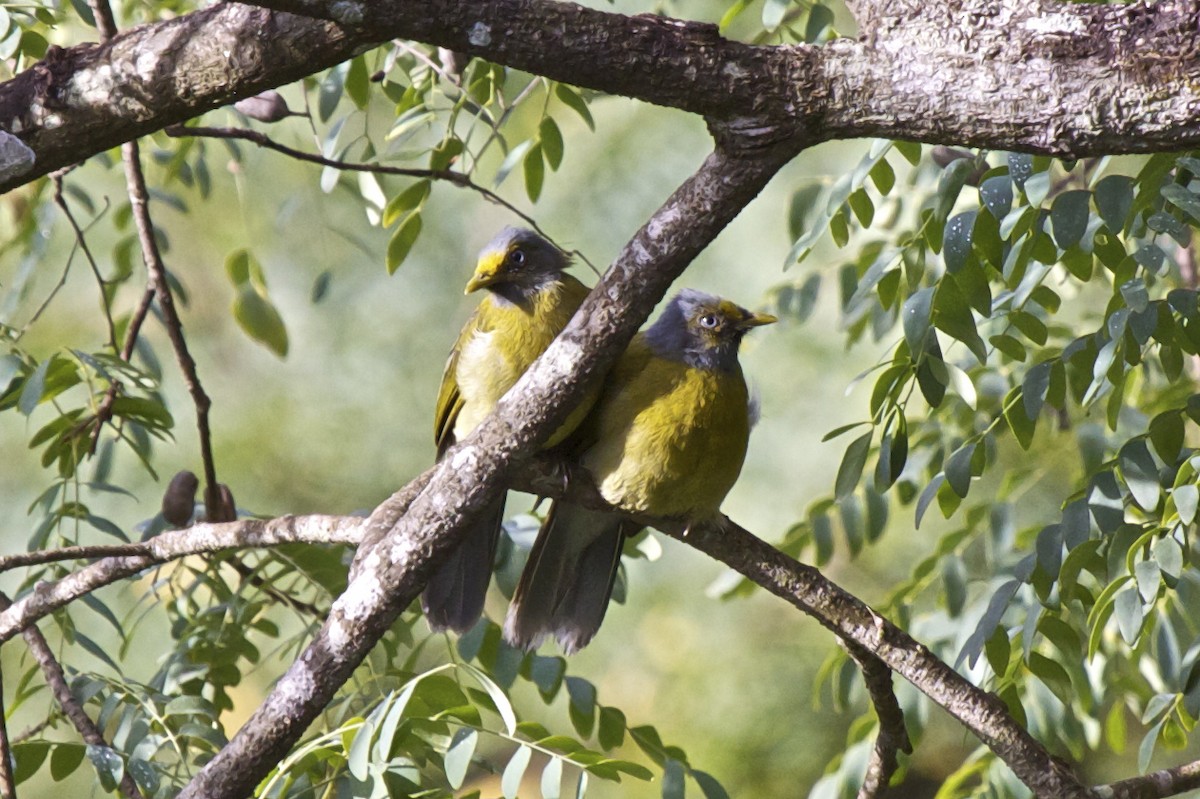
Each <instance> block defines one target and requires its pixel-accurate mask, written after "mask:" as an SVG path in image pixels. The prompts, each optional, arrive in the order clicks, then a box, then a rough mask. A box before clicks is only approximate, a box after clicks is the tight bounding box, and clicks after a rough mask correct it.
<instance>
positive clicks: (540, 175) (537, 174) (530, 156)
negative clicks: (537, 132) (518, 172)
mask: <svg viewBox="0 0 1200 799" xmlns="http://www.w3.org/2000/svg"><path fill="white" fill-rule="evenodd" d="M542 153H543V146H542V144H540V143H539V144H535V145H534V146H533V147H531V148H529V152H528V153H526V154H525V160H524V161H523V162H522V164H523V167H524V173H525V193H526V194H527V195H529V200H530V202H535V203H536V202H537V201H538V198H539V197H541V196H542V184H543V183H544V181H545V177H546V168H545V161H544V159H543V157H542Z"/></svg>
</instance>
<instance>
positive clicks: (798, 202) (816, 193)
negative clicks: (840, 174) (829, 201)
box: [788, 183, 821, 241]
mask: <svg viewBox="0 0 1200 799" xmlns="http://www.w3.org/2000/svg"><path fill="white" fill-rule="evenodd" d="M820 196H821V186H820V184H818V183H810V184H808V185H807V186H804V187H803V188H800V189H797V190H796V191H795V192H793V193H792V199H791V200H790V201H789V203H788V236H789V237H790V238H791V239H792V241H796V240H797V239H799V238H800V237H801V236H802V235H803V234H804V231H805V229H806V227H807V226H808V223H809V221H810V219H809V218H810V215H811V214H812V212H813V209H814V208H816V203H817V198H818V197H820Z"/></svg>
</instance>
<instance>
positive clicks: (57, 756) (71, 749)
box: [50, 744, 87, 782]
mask: <svg viewBox="0 0 1200 799" xmlns="http://www.w3.org/2000/svg"><path fill="white" fill-rule="evenodd" d="M86 754H87V747H85V746H84V745H83V744H58V745H56V746H55V747H54V754H52V755H50V777H51V778H52V779H53V780H54V781H55V782H61V781H62V780H65V779H66V778H67V777H69V776H71V775H72V774H74V773H75V770H76V769H78V768H79V764H80V763H82V762H83V758H84V756H85V755H86Z"/></svg>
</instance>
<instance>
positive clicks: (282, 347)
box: [233, 284, 288, 358]
mask: <svg viewBox="0 0 1200 799" xmlns="http://www.w3.org/2000/svg"><path fill="white" fill-rule="evenodd" d="M233 318H234V319H236V320H237V323H238V325H240V326H241V328H242V330H243V331H245V333H246V335H248V336H250V338H252V339H254V340H255V341H257V342H259V343H260V344H263V345H265V346H266V347H267V349H269V350H271V351H272V352H274V353H275V354H276V355H278V356H279V357H280V358H283V357H285V356H286V355H287V352H288V335H287V328H286V327H285V326H284V324H283V317H281V316H280V315H279V311H277V310H275V306H274V305H272V304H271V301H270V300H268V299H267V298H265V297H263V296H262V295H261V294H259V293H258V291H257V290H255V288H254V287H253V286H251V285H249V284H245V285H243V286H242V287H241V289H240V290H239V291H238V295H237V297H236V298H235V299H234V301H233Z"/></svg>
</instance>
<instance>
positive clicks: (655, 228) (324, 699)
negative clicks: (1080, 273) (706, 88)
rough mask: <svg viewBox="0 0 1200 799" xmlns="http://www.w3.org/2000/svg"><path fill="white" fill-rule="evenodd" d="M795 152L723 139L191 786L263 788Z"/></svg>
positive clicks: (375, 536) (385, 510)
mask: <svg viewBox="0 0 1200 799" xmlns="http://www.w3.org/2000/svg"><path fill="white" fill-rule="evenodd" d="M793 154H794V150H791V149H784V148H778V147H773V148H765V149H760V150H753V149H751V150H742V151H740V152H737V153H732V152H729V151H727V150H723V149H720V148H719V149H718V150H716V151H715V152H713V153H712V154H711V155H710V156H709V157H708V159H707V160H706V161H705V163H704V164H703V165H702V166H701V167H700V169H699V170H698V171H697V172H696V173H695V174H694V175H693V176H692V177H691V178H689V179H688V180H687V181H686V182H684V184H683V185H682V186H680V187H679V189H678V190H676V192H675V193H674V194H673V195H672V196H671V197H670V198H669V199H668V200H667V201H666V203H665V204H664V205H663V207H662V208H660V209H659V210H658V211H657V212H656V213H655V214H654V215H653V216H652V217H651V219H650V220H649V221H648V222H647V224H646V225H645V226H644V227H643V228H642V229H641V230H639V231H638V232H637V234H636V235H635V236H634V237H633V239H632V240H631V241H630V242H629V244H628V245H627V246H626V247H625V249H624V250H623V251H622V253H621V254H620V256H619V257H618V258H617V261H616V262H615V263H614V264H613V266H612V267H611V268H610V269H609V270H608V272H607V274H606V275H605V276H604V278H602V279H601V281H600V282H599V284H598V285H597V287H596V289H594V290H593V291H592V293H591V294H590V295H589V296H588V299H587V300H586V301H585V302H584V304H583V306H582V307H581V308H580V310H579V311H578V312H577V313H576V315H575V317H574V319H573V320H572V322H571V323H570V324H569V325H568V326H567V329H566V330H564V331H563V333H562V335H560V336H559V338H558V339H556V340H555V342H554V343H553V344H551V346H550V348H549V349H548V350H547V351H546V353H545V354H544V355H543V356H542V357H541V358H539V359H538V361H537V362H536V363H535V364H534V365H533V366H532V367H531V368H530V370H529V371H527V372H526V373H525V375H524V376H523V377H522V378H521V380H520V381H518V383H517V385H516V386H515V387H514V388H513V390H511V391H510V392H509V393H508V394H507V395H506V397H505V398H504V399H503V400H501V401H500V403H499V404H498V406H497V410H496V412H495V413H494V414H492V415H491V416H489V417H488V418H487V419H485V420H484V421H483V422H482V423H481V424H480V425H479V427H478V428H477V429H476V430H475V432H474V433H472V435H470V436H468V437H467V439H466V440H465V441H463V442H462V443H461V444H459V445H458V446H456V447H455V448H454V449H452V450H450V451H449V452H448V453H447V454H446V456H445V457H444V458H443V459H442V460H441V461H440V462H439V464H438V465H437V466H436V467H434V469H433V470H432V473H431V475H430V477H429V483H428V485H427V486H426V487H425V490H424V491H422V492H421V493H420V494H419V495H417V496H416V498H415V499H414V500H413V501H412V503H411V505H409V506H408V509H407V512H405V513H404V514H403V516H402V517H401V518H400V519H399V521H398V522H396V523H395V524H390V523H389V520H390V518H391V517H392V514H393V512H394V511H393V508H392V507H391V506H392V500H389V501H388V502H385V503H384V504H383V505H382V506H380V508H378V509H376V512H375V513H374V514H372V518H371V519H370V520H369V521H368V523H367V532H366V533H365V535H364V542H363V546H362V547H360V552H359V557H358V561H357V568H356V573H355V576H354V577H353V579H352V580H351V582H350V585H349V586H348V587H347V589H346V591H345V593H343V594H342V595H341V596H340V597H339V598H338V599H337V600H336V601H335V602H334V604H333V607H332V609H331V611H330V614H329V618H328V619H327V620H326V622H325V624H324V625H323V627H322V628H321V630H320V631H319V632H318V633H317V635H316V636H315V638H314V639H313V641H312V643H311V644H310V645H309V647H308V648H307V649H306V650H305V652H304V653H303V654H302V655H301V656H300V658H299V659H298V660H296V662H294V663H293V664H292V666H291V667H290V668H289V669H288V671H287V673H286V674H284V675H283V676H282V677H281V678H280V680H279V681H278V683H277V684H276V685H275V688H274V690H272V692H271V693H270V695H269V696H268V697H267V699H266V701H265V702H263V704H262V705H261V706H260V707H259V708H258V710H256V711H255V713H254V715H253V716H251V718H250V719H249V720H248V721H247V722H246V724H245V725H244V726H243V727H242V728H241V729H240V730H239V731H238V733H237V735H236V736H234V738H233V740H232V741H231V742H230V743H229V744H228V745H227V746H226V747H225V748H224V749H222V750H221V751H220V752H218V753H217V755H216V756H215V757H214V758H213V759H212V760H211V761H210V762H209V763H208V764H207V765H206V766H205V767H204V768H203V769H202V770H201V771H200V773H199V774H197V775H196V777H195V778H194V779H193V780H192V782H191V783H189V784H188V786H187V787H185V788H184V790H183V792H182V793H181V794H180V799H197V797H205V799H225V798H226V797H228V798H229V799H232V798H233V797H241V796H244V795H245V794H247V793H248V792H250V790H251V789H252V788H253V787H254V785H255V784H257V782H258V781H259V780H260V779H262V777H263V776H264V775H265V774H266V773H267V772H268V771H269V770H270V769H271V768H272V767H273V766H274V765H275V764H276V763H277V762H278V761H279V759H280V758H281V757H282V756H283V755H284V754H285V753H286V752H287V751H288V750H289V749H290V748H291V747H292V746H293V744H294V743H295V742H296V741H297V740H298V739H299V737H300V735H301V734H302V733H303V732H304V730H305V729H306V728H307V727H308V725H309V724H310V723H311V722H312V720H313V719H314V718H316V716H317V715H318V714H319V713H320V712H321V711H322V709H323V708H324V707H325V706H326V704H327V703H328V702H329V700H330V699H331V698H332V696H333V694H334V692H335V691H336V690H337V689H338V688H339V687H340V686H341V685H342V684H343V683H344V682H345V681H346V680H347V679H348V678H349V677H350V675H351V674H352V672H353V670H354V669H355V668H356V667H357V666H358V664H359V663H360V662H361V661H362V659H363V658H364V657H365V656H366V654H367V653H368V652H369V651H370V649H371V648H372V647H373V646H374V645H375V642H376V641H377V640H378V639H379V637H380V636H381V635H383V633H384V632H385V631H386V630H387V629H388V627H389V626H390V625H391V622H392V621H393V620H394V619H395V617H396V616H397V615H398V614H399V613H400V611H401V610H402V609H404V608H405V607H406V606H407V605H408V604H409V603H410V602H411V601H412V600H413V599H414V598H415V597H416V596H417V594H418V592H419V591H420V589H421V588H422V587H423V585H424V583H425V581H426V579H427V578H428V575H429V573H430V572H431V570H432V568H433V567H434V566H436V564H437V561H438V559H439V558H441V557H445V555H446V554H448V552H449V551H450V549H451V548H452V547H453V546H454V545H455V543H457V539H458V537H459V536H460V535H461V532H462V531H463V530H464V529H465V527H466V525H467V523H468V522H469V521H470V520H471V517H472V514H474V513H477V512H478V511H479V510H480V509H481V508H482V507H483V505H484V504H485V503H486V502H488V501H489V500H490V499H491V497H493V496H495V495H496V494H498V493H499V492H500V491H502V490H504V488H505V483H506V480H507V478H508V476H509V474H510V473H511V472H512V471H513V469H514V468H515V467H517V466H519V465H520V464H521V463H522V462H523V461H525V460H527V459H528V458H530V457H531V456H532V454H533V453H534V452H535V451H536V448H537V447H538V446H539V443H540V442H541V441H542V440H544V439H545V438H547V437H549V436H550V435H551V434H552V432H553V431H554V430H555V429H556V428H557V427H558V426H559V425H560V424H561V422H562V421H563V420H564V419H565V417H566V416H567V414H568V413H569V412H570V409H571V407H572V406H573V404H574V403H577V402H578V401H579V399H580V398H581V396H582V395H583V393H584V392H585V391H586V390H587V388H588V382H589V380H591V379H594V377H595V376H596V375H599V374H600V373H601V372H602V370H603V369H605V368H606V366H607V365H608V364H609V363H611V362H612V361H613V360H614V359H615V358H616V356H617V354H618V352H619V351H620V350H621V349H622V348H623V347H624V346H625V344H626V343H627V342H628V341H629V339H630V338H631V337H632V336H633V334H634V332H635V331H636V330H637V328H638V326H639V325H640V324H641V323H642V322H643V321H644V320H645V319H646V317H647V316H649V314H650V311H651V310H652V309H653V308H654V306H655V304H657V302H658V301H659V300H660V299H661V298H662V296H663V295H664V294H665V293H666V291H667V289H668V288H669V287H670V285H671V282H672V281H673V280H674V279H675V278H676V277H677V276H678V275H679V274H680V273H682V272H683V270H684V269H685V268H686V266H687V265H688V264H689V263H690V262H691V260H692V259H693V258H694V257H695V256H696V255H697V254H698V253H699V252H700V251H701V250H702V249H703V248H704V247H706V246H707V245H708V244H709V243H710V242H711V241H712V239H714V238H715V237H716V235H717V234H718V233H719V232H720V231H721V230H722V229H723V228H724V227H725V225H726V224H728V223H729V221H730V220H732V219H733V218H734V217H735V216H736V215H737V214H738V212H740V211H741V209H742V208H743V207H745V205H746V204H747V203H749V202H750V200H751V199H753V198H754V197H755V196H756V195H757V194H758V192H759V191H760V190H761V189H762V187H763V186H764V185H766V183H767V181H768V180H769V179H770V178H771V177H772V176H773V175H774V174H775V172H776V171H778V170H779V168H780V167H782V166H783V165H784V164H786V163H787V162H788V161H789V160H790V159H791V157H792V155H793ZM389 528H390V529H389Z"/></svg>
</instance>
